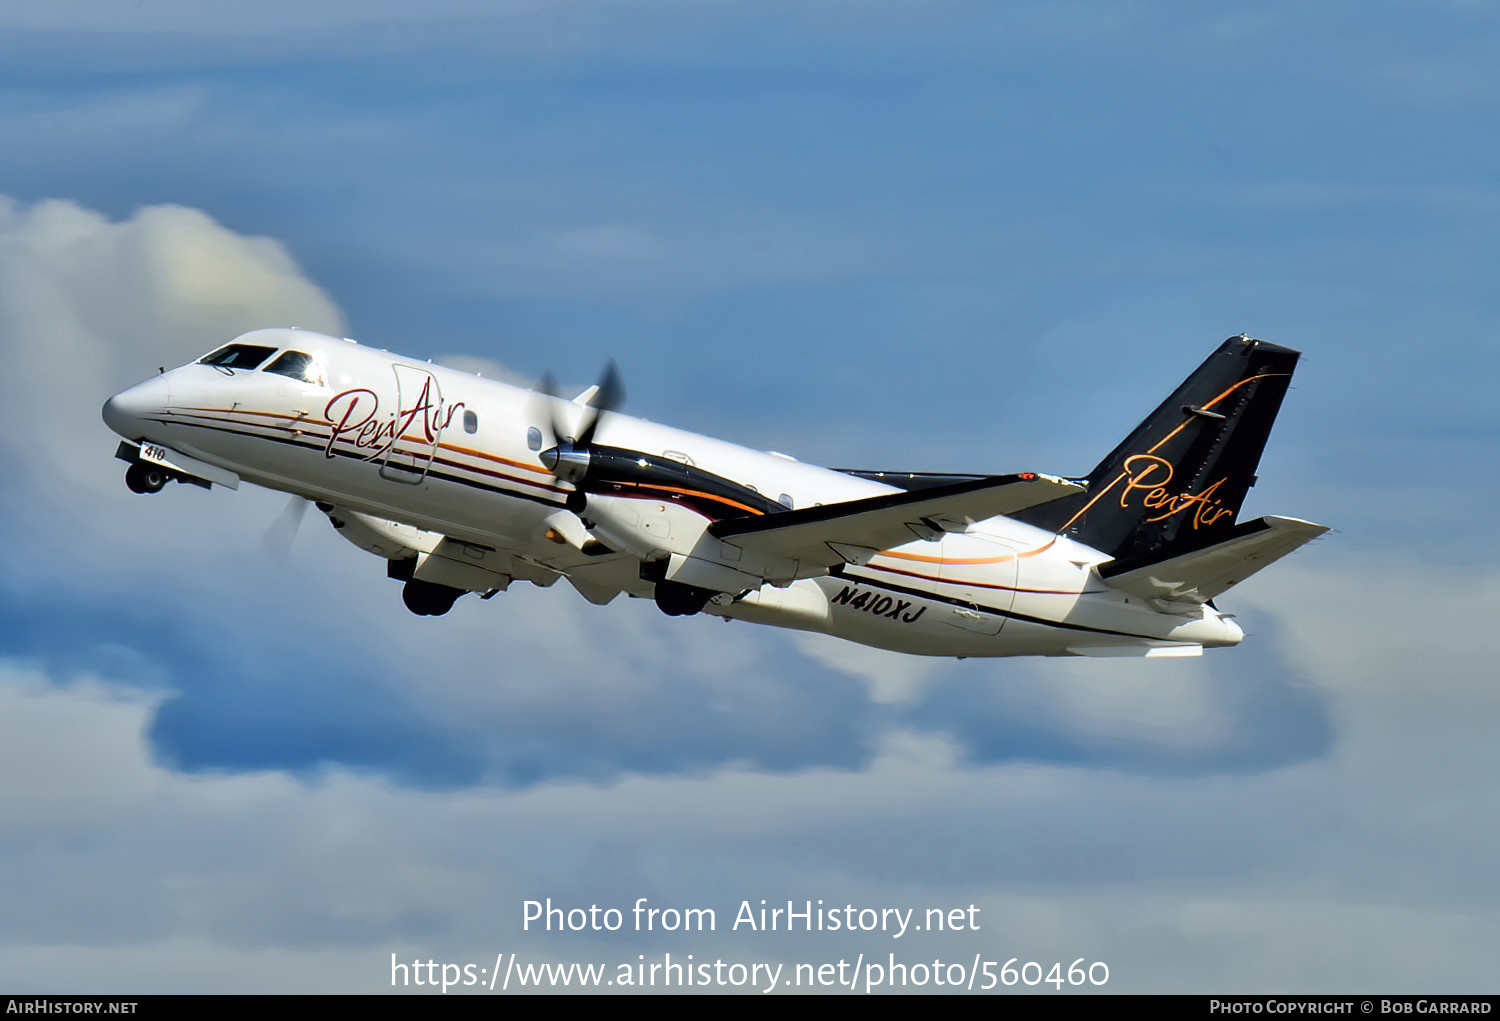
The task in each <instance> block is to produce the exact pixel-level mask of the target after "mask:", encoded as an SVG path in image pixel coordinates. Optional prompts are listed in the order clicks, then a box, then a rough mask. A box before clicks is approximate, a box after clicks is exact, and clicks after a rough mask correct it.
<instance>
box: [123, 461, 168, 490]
mask: <svg viewBox="0 0 1500 1021" xmlns="http://www.w3.org/2000/svg"><path fill="white" fill-rule="evenodd" d="M170 477H171V476H169V475H168V474H167V473H166V472H165V471H163V470H162V469H160V468H158V467H156V466H155V465H150V464H142V463H140V462H136V463H135V464H133V465H131V466H130V467H129V468H126V469H125V485H126V487H127V488H129V490H130V491H131V492H132V493H160V492H161V491H162V488H163V487H164V486H166V484H167V481H168V480H169V479H170Z"/></svg>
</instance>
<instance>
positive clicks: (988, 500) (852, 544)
mask: <svg viewBox="0 0 1500 1021" xmlns="http://www.w3.org/2000/svg"><path fill="white" fill-rule="evenodd" d="M1082 488H1083V487H1082V486H1081V485H1079V484H1078V483H1076V482H1069V481H1067V480H1065V479H1060V478H1057V477H1056V476H1052V475H1039V474H1036V473H1033V472H1023V473H1021V474H1019V475H996V476H991V477H989V478H983V479H975V480H971V481H967V482H955V483H952V484H950V485H944V486H934V487H931V488H928V489H920V490H916V491H914V492H899V493H883V494H881V495H880V496H871V497H867V498H865V499H863V500H849V501H846V502H844V503H830V504H825V505H823V506H821V507H802V508H800V509H798V510H791V511H785V512H782V513H778V514H766V515H763V516H758V517H742V518H727V519H725V520H722V521H716V522H714V523H713V524H712V525H710V526H709V533H710V534H712V535H714V536H715V537H717V538H719V539H722V540H724V541H725V542H727V543H730V544H732V545H734V546H738V547H739V548H741V549H743V550H746V551H747V552H752V553H756V554H759V555H761V556H764V557H768V558H774V559H784V560H795V561H799V562H801V563H802V564H804V565H808V564H821V565H822V566H823V567H825V568H826V567H833V566H835V565H837V564H844V563H853V564H862V563H864V562H865V561H867V560H869V559H870V557H872V556H874V555H875V554H876V553H879V552H880V551H881V550H886V549H890V548H892V547H894V546H904V545H906V544H907V543H909V542H914V541H916V540H917V539H936V538H938V537H940V536H941V535H942V534H943V533H944V532H959V531H963V530H964V529H965V528H967V527H968V526H969V525H971V524H973V523H974V522H976V521H983V520H985V519H986V518H992V517H995V516H996V515H1000V514H1012V513H1014V512H1016V511H1018V510H1021V509H1023V508H1026V507H1033V506H1035V505H1037V504H1039V503H1045V502H1046V501H1048V500H1055V499H1057V498H1058V497H1060V496H1066V495H1068V494H1070V493H1074V492H1078V491H1080V490H1082Z"/></svg>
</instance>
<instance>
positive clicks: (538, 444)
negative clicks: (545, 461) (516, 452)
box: [526, 426, 542, 450]
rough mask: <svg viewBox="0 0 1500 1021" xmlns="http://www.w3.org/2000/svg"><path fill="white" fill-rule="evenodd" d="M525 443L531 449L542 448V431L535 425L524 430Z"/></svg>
mask: <svg viewBox="0 0 1500 1021" xmlns="http://www.w3.org/2000/svg"><path fill="white" fill-rule="evenodd" d="M526 445H527V446H528V447H530V448H531V449H532V450H541V449H542V431H541V430H540V429H538V428H537V427H536V426H532V427H531V428H530V429H527V430H526Z"/></svg>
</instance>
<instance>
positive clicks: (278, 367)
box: [266, 351, 323, 386]
mask: <svg viewBox="0 0 1500 1021" xmlns="http://www.w3.org/2000/svg"><path fill="white" fill-rule="evenodd" d="M266 371H267V372H274V373H276V374H277V375H280V376H288V377H290V378H292V379H298V380H301V381H302V382H304V383H312V384H314V385H316V386H322V385H323V367H322V366H320V365H319V364H318V363H317V362H315V361H313V358H312V355H308V354H303V353H302V352H301V351H288V352H286V353H285V354H284V355H282V356H281V357H280V358H278V359H276V360H275V361H274V362H272V363H271V364H270V365H267V366H266Z"/></svg>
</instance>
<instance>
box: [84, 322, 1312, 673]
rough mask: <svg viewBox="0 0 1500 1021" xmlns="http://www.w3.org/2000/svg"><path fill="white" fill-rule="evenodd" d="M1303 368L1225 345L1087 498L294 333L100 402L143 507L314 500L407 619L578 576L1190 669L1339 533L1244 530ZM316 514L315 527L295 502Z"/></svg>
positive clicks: (600, 598)
mask: <svg viewBox="0 0 1500 1021" xmlns="http://www.w3.org/2000/svg"><path fill="white" fill-rule="evenodd" d="M1298 357H1299V352H1297V351H1293V350H1291V349H1289V348H1285V347H1280V346H1278V345H1275V344H1270V343H1266V342H1264V341H1260V340H1255V339H1252V338H1249V337H1246V336H1235V337H1231V338H1229V339H1228V340H1226V341H1224V343H1223V344H1222V345H1220V346H1219V347H1218V348H1217V349H1216V350H1215V351H1214V352H1213V353H1212V354H1211V355H1209V357H1208V358H1207V360H1205V361H1204V362H1203V363H1202V365H1200V366H1199V367H1198V368H1197V369H1196V370H1195V371H1194V372H1193V373H1191V374H1190V375H1189V376H1188V377H1187V379H1186V380H1185V381H1184V382H1183V383H1182V384H1181V385H1180V386H1178V387H1177V389H1175V390H1174V391H1173V392H1172V393H1171V394H1170V395H1169V396H1168V397H1167V399H1166V400H1164V401H1163V402H1162V403H1161V405H1160V406H1158V407H1157V408H1156V410H1155V411H1153V412H1152V413H1151V414H1150V415H1149V416H1147V418H1146V419H1145V420H1144V421H1143V422H1141V424H1140V425H1139V426H1138V427H1137V428H1136V429H1135V430H1134V431H1133V432H1132V433H1131V434H1130V435H1129V436H1127V437H1126V438H1125V439H1124V440H1123V441H1121V442H1120V444H1119V445H1118V446H1116V447H1115V449H1114V450H1113V451H1111V452H1110V453H1109V454H1108V455H1107V456H1106V457H1105V458H1104V459H1103V460H1102V461H1100V462H1099V464H1098V466H1097V467H1095V468H1094V470H1093V471H1092V472H1090V473H1089V474H1088V475H1087V476H1083V477H1077V478H1072V477H1062V476H1057V475H1049V474H1044V473H1041V472H1032V471H1025V472H1018V473H1013V474H1007V475H983V474H978V475H959V474H941V473H930V472H914V471H891V470H854V469H837V470H835V469H828V468H822V467H818V466H816V465H812V464H805V463H803V462H800V461H798V460H797V459H795V458H793V457H790V456H788V455H786V454H782V453H778V452H775V451H760V450H752V449H749V448H746V447H742V446H738V445H735V444H733V443H728V442H724V441H722V440H717V439H713V438H710V437H707V436H701V435H695V434H693V433H690V432H685V431H682V430H678V429H673V428H669V427H667V426H664V425H658V424H655V423H653V422H649V421H644V420H641V419H637V418H632V417H629V416H627V415H625V414H623V413H622V412H621V411H620V410H619V409H620V407H621V406H622V404H623V401H624V387H623V384H622V382H621V378H620V374H619V372H618V370H617V368H616V367H615V365H614V363H613V362H610V363H609V365H608V366H607V367H606V370H605V372H604V375H603V377H602V378H601V379H600V381H599V383H598V384H596V385H594V386H591V387H589V388H588V389H587V390H585V391H584V392H583V393H580V394H579V395H578V396H577V397H575V398H573V399H572V400H568V399H567V398H566V397H565V396H563V395H560V394H559V393H558V392H557V388H556V385H555V384H554V383H553V382H552V380H551V377H550V375H549V376H547V377H545V378H544V379H543V380H542V381H541V383H540V384H539V385H538V386H537V387H534V388H532V389H529V390H528V389H525V388H521V387H517V386H513V385H510V384H507V383H504V382H500V381H497V380H493V379H485V378H482V377H481V376H478V375H474V374H470V373H465V372H460V371H458V370H456V369H452V368H447V367H444V366H441V365H434V364H432V363H430V362H424V361H420V360H418V359H414V358H405V357H402V356H400V355H396V354H391V353H389V352H386V351H382V350H376V349H373V348H370V347H366V346H364V345H361V344H358V343H356V342H355V341H352V340H347V339H340V338H335V337H328V336H324V335H322V334H318V333H313V332H309V331H305V330H299V329H295V328H278V329H264V330H257V331H254V332H251V333H247V334H245V335H243V336H241V337H239V338H237V339H235V340H233V341H232V342H230V343H228V344H225V345H224V346H222V347H219V348H217V349H215V350H213V351H211V352H210V353H208V354H207V355H204V356H203V357H202V358H199V359H198V360H196V361H194V362H191V363H189V364H186V365H183V366H180V367H178V368H174V369H171V370H161V371H159V374H158V375H156V376H154V377H152V378H150V379H148V380H146V381H144V382H142V383H139V384H137V385H135V386H132V387H130V388H129V389H126V390H124V391H122V392H120V393H118V394H116V395H115V396H113V397H111V398H109V400H108V402H107V403H106V404H105V405H104V409H103V416H104V421H105V423H106V424H107V425H108V426H109V427H110V428H111V429H113V430H114V431H115V432H116V433H118V434H119V435H120V436H121V437H123V441H122V442H121V443H120V444H119V446H118V449H117V452H116V456H117V457H119V458H120V459H121V460H123V461H125V462H127V463H128V465H129V467H128V468H127V470H126V473H125V481H126V484H127V486H128V487H129V488H130V489H131V490H132V491H134V492H136V493H156V492H159V491H161V490H162V489H163V488H164V487H165V486H166V485H167V483H168V482H172V481H176V482H178V483H187V484H192V485H198V486H201V487H204V488H211V487H213V486H220V487H224V488H228V489H236V488H238V487H239V485H240V484H241V483H250V484H253V485H258V486H263V487H266V488H269V489H273V490H279V491H282V492H285V493H289V494H292V495H293V496H294V498H305V500H308V501H312V502H313V503H314V504H315V506H316V507H317V508H318V509H319V510H320V511H322V512H323V513H324V514H325V515H326V516H327V517H328V520H329V521H330V522H331V523H332V525H333V527H334V528H335V529H336V530H337V531H338V533H339V534H340V535H342V536H343V537H344V538H346V539H348V540H349V541H350V542H352V543H353V544H354V545H356V546H358V547H360V548H361V549H363V550H366V551H367V552H369V553H372V554H374V555H376V556H378V557H380V558H382V559H383V560H385V561H386V574H387V576H388V577H390V578H393V579H396V580H398V581H400V582H402V585H403V588H402V598H403V600H404V602H405V604H406V606H407V608H408V609H410V610H411V611H412V612H413V613H416V614H418V615H425V616H437V615H441V614H444V613H446V612H448V610H449V609H450V608H451V607H452V606H453V605H454V603H455V601H456V600H457V599H459V598H461V597H462V596H464V595H466V594H470V593H474V594H477V595H478V596H480V597H481V598H483V599H489V598H491V597H492V596H494V595H496V594H497V593H499V592H503V591H505V590H506V589H507V588H508V587H509V586H510V585H511V584H512V583H513V582H515V581H526V582H530V583H532V584H534V585H538V586H544V587H545V586H549V585H552V584H554V583H555V582H557V581H558V580H559V579H564V578H565V579H567V580H568V581H569V582H570V583H571V584H572V586H573V587H574V588H575V589H577V591H578V592H579V593H580V594H581V595H582V596H583V597H584V598H585V599H587V600H588V601H590V602H592V603H597V604H601V605H602V604H606V603H608V602H610V601H611V600H613V599H615V598H616V597H617V596H619V595H620V594H621V593H624V594H626V595H627V596H633V597H640V598H646V599H653V600H654V601H655V602H656V605H657V606H658V607H659V608H660V609H661V610H662V611H663V612H665V613H666V614H668V615H672V616H682V615H691V614H696V613H708V614H713V615H717V616H720V617H723V618H725V619H726V620H744V621H751V622H755V623H760V624H769V625H777V626H781V627H787V628H794V629H800V630H806V631H817V632H824V633H827V634H831V635H836V636H838V637H840V638H845V639H848V640H850V641H854V642H859V643H862V644H865V645H869V646H874V647H877V648H882V649H890V650H895V651H898V652H903V653H912V654H918V655H926V656H953V657H958V658H968V657H995V656H1017V655H1045V656H1064V655H1072V656H1144V657H1163V656H1196V655H1200V654H1201V653H1202V651H1203V650H1204V649H1205V648H1220V647H1226V646H1233V645H1236V644H1238V643H1239V642H1240V641H1241V639H1242V638H1243V637H1244V632H1243V631H1242V630H1241V628H1240V627H1239V626H1238V625H1237V624H1236V623H1235V622H1234V620H1233V614H1229V613H1224V612H1221V611H1220V610H1219V609H1218V607H1217V606H1216V605H1215V602H1214V600H1215V599H1216V598H1217V597H1218V596H1219V595H1220V594H1222V593H1223V592H1225V591H1226V590H1228V589H1229V588H1231V587H1232V586H1234V585H1236V584H1238V583H1239V582H1242V581H1244V580H1245V579H1246V578H1247V577H1249V576H1250V575H1252V574H1253V573H1255V572H1256V571H1259V570H1260V569H1261V568H1263V567H1265V566H1267V565H1268V564H1270V563H1272V562H1273V561H1275V560H1277V559H1279V558H1281V557H1283V556H1285V555H1287V554H1288V553H1291V552H1292V551H1293V550H1295V549H1297V548H1298V547H1300V546H1302V545H1303V544H1304V543H1307V542H1309V541H1311V540H1312V539H1314V538H1316V537H1318V536H1319V535H1321V534H1323V533H1324V532H1326V531H1327V530H1328V529H1327V528H1326V527H1325V526H1322V525H1317V524H1313V523H1311V522H1307V521H1301V520H1298V519H1295V518H1286V517H1272V516H1266V517H1259V518H1255V519H1252V520H1248V521H1239V520H1237V519H1238V517H1239V510H1240V505H1241V503H1242V502H1243V500H1244V498H1245V494H1246V492H1247V491H1248V490H1249V488H1250V487H1251V486H1252V485H1253V484H1254V482H1255V478H1256V476H1255V472H1256V471H1257V468H1258V465H1259V462H1260V458H1261V453H1262V451H1263V448H1264V446H1265V443H1266V439H1267V437H1268V436H1269V434H1270V431H1271V425H1272V422H1273V420H1274V419H1275V417H1276V413H1277V411H1278V410H1279V409H1280V406H1281V401H1282V398H1283V396H1284V395H1285V393H1286V390H1287V387H1288V384H1289V382H1290V380H1291V376H1292V372H1293V369H1294V368H1295V366H1296V362H1297V359H1298ZM301 506H303V507H305V506H306V504H305V503H303V504H301Z"/></svg>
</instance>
